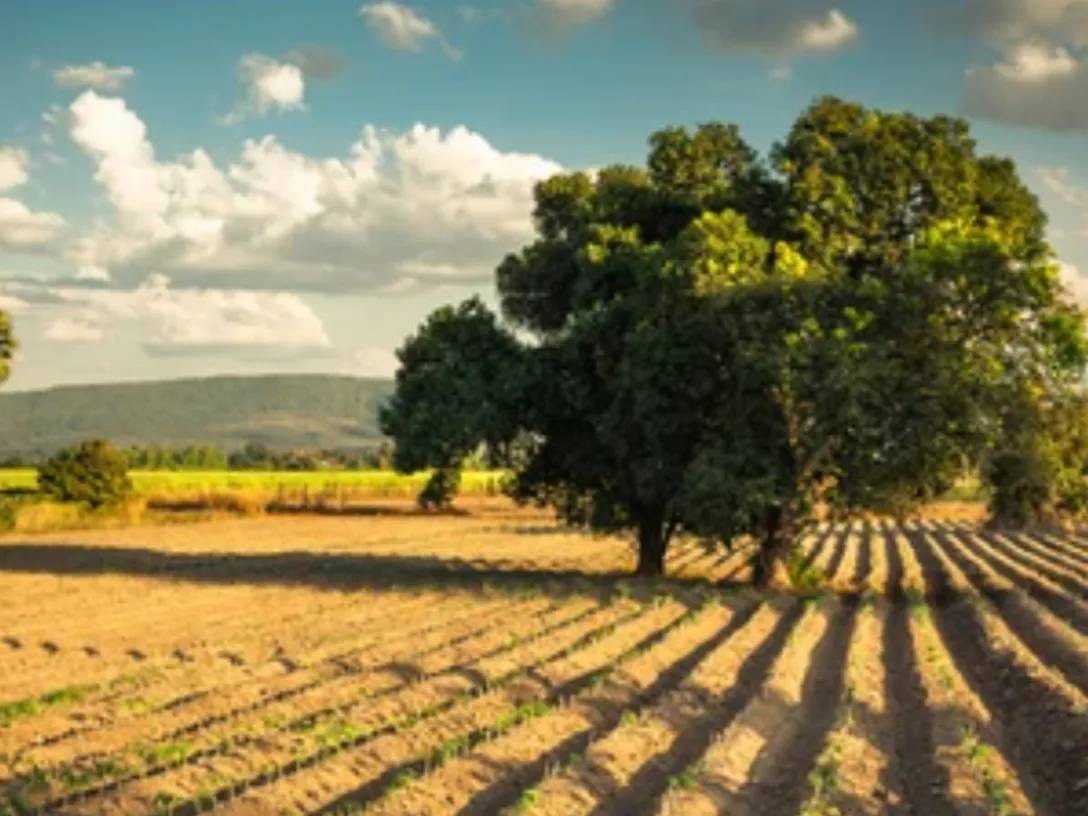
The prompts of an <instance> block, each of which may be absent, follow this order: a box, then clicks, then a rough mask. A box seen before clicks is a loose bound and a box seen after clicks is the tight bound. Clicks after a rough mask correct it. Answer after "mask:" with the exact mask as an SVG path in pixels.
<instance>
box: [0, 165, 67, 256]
mask: <svg viewBox="0 0 1088 816" xmlns="http://www.w3.org/2000/svg"><path fill="white" fill-rule="evenodd" d="M29 164H30V158H29V156H28V155H27V152H26V151H25V150H23V149H22V148H20V147H2V146H0V191H5V190H11V189H14V188H16V187H20V186H22V185H23V184H25V183H26V181H27V179H28V177H29V175H28V172H27V167H28V165H29ZM63 226H64V219H63V218H61V217H60V216H59V215H57V214H56V213H52V212H34V211H32V210H31V209H30V208H29V207H27V206H26V205H25V204H24V203H23V202H21V201H18V200H17V199H14V198H8V197H6V196H0V248H5V249H17V250H31V249H39V248H41V247H42V246H44V245H45V244H48V243H50V242H51V241H52V240H53V239H54V238H56V236H57V234H58V233H59V232H60V230H61V228H62V227H63Z"/></svg>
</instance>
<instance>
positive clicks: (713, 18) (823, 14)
mask: <svg viewBox="0 0 1088 816" xmlns="http://www.w3.org/2000/svg"><path fill="white" fill-rule="evenodd" d="M694 14H695V22H696V24H697V26H698V28H699V30H700V31H701V32H702V33H703V36H704V37H705V39H706V41H707V43H708V44H709V45H710V46H712V47H714V48H717V49H719V50H722V51H726V52H733V53H742V54H743V53H747V54H758V55H761V56H767V57H775V58H790V57H795V56H800V55H803V54H813V53H827V52H832V51H838V50H840V49H842V48H844V47H846V46H847V45H849V44H850V43H852V42H853V41H854V40H855V39H856V38H857V36H858V27H857V24H856V23H855V22H854V21H853V20H851V19H850V18H849V17H847V16H846V15H845V14H844V13H843V12H842V11H840V10H839V9H838V8H835V7H833V6H831V5H830V4H829V3H828V2H826V0H698V2H697V3H696V5H695V9H694Z"/></svg>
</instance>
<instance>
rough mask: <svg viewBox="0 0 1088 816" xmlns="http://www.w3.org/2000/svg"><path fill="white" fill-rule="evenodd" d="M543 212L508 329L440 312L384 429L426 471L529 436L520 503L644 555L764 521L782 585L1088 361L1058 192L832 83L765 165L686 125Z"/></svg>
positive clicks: (472, 313) (549, 188)
mask: <svg viewBox="0 0 1088 816" xmlns="http://www.w3.org/2000/svg"><path fill="white" fill-rule="evenodd" d="M535 223H536V228H537V233H538V237H537V240H535V241H534V242H533V243H531V244H529V245H528V246H526V247H524V248H523V249H522V250H521V251H520V252H517V253H515V254H512V255H510V256H509V257H507V258H506V259H505V260H504V261H503V262H502V263H501V264H500V265H499V267H498V270H497V284H498V291H499V297H500V301H501V305H502V312H503V315H504V317H505V318H506V321H507V322H508V324H509V326H510V328H509V329H508V328H506V327H504V326H503V325H502V324H501V323H500V322H499V321H498V320H497V319H496V318H495V317H494V316H493V315H491V314H490V313H489V312H488V311H487V310H486V309H485V308H484V307H483V306H482V305H481V304H480V303H479V302H478V301H470V302H469V303H467V304H464V305H463V306H462V307H460V308H459V309H456V310H454V309H444V310H440V311H439V312H438V313H436V315H434V316H433V317H432V318H431V319H430V320H429V321H428V323H427V324H425V325H424V327H423V328H422V329H421V330H420V332H419V334H417V335H416V336H415V337H413V338H411V339H410V340H409V342H408V343H407V344H406V346H405V347H404V349H402V351H401V363H402V368H401V371H400V372H399V374H398V382H397V393H396V397H395V398H394V400H393V403H392V404H391V406H390V408H389V410H388V411H387V412H386V415H385V427H386V430H387V432H389V433H390V434H391V435H392V436H393V437H394V438H395V440H396V443H397V450H398V454H397V457H398V462H397V464H398V466H399V467H404V468H407V469H418V468H422V467H425V466H429V467H437V468H440V469H441V468H449V467H452V466H455V464H456V462H457V461H459V458H458V457H463V455H464V454H465V453H467V452H468V451H469V450H471V449H472V448H474V447H475V446H477V445H479V444H480V443H486V444H487V445H488V446H489V449H491V450H495V451H500V452H503V453H505V454H506V455H507V461H508V462H509V464H510V465H511V466H512V467H513V470H514V480H513V484H512V493H513V495H514V496H515V497H516V498H518V499H521V500H533V501H538V502H542V503H549V504H552V505H554V506H555V507H556V508H558V510H559V511H560V512H561V513H562V515H563V516H564V517H565V518H566V519H567V520H569V521H572V522H578V523H582V524H585V525H587V526H589V527H591V528H593V529H598V530H625V529H629V530H633V531H635V532H636V534H637V538H638V542H639V555H640V557H639V571H640V572H642V573H646V574H656V573H660V572H661V570H662V569H663V563H664V558H665V553H666V548H667V546H668V542H669V540H670V538H671V536H672V535H673V534H674V533H675V532H676V531H677V530H681V529H682V530H685V531H687V532H690V533H693V534H697V535H700V536H704V537H708V538H714V539H718V540H721V541H722V542H725V543H727V544H729V543H732V542H734V541H736V540H737V539H738V538H739V537H741V536H745V535H749V536H754V537H755V538H756V539H757V540H758V541H759V542H760V545H761V546H760V548H759V554H760V557H759V559H758V561H757V567H758V570H757V576H758V577H759V578H760V579H761V580H770V579H777V578H781V577H782V564H783V560H784V559H783V556H784V554H785V553H786V552H787V551H788V549H789V547H790V546H791V545H792V543H793V542H794V540H795V538H796V535H797V533H798V531H799V529H800V528H801V527H802V526H803V524H804V523H805V522H806V521H807V520H808V519H809V518H810V517H811V514H812V511H813V508H814V507H815V506H816V505H818V504H822V505H825V506H827V507H830V508H831V509H832V510H834V511H839V512H843V513H846V512H850V511H857V510H862V509H878V510H899V509H904V508H907V507H909V506H911V505H913V504H917V503H918V502H921V501H924V500H925V499H927V498H929V497H930V496H932V495H934V494H936V493H937V492H939V491H940V490H942V489H944V488H945V487H947V486H948V484H949V483H950V482H951V480H952V479H953V478H954V477H955V475H956V474H957V473H959V472H960V471H961V470H962V468H963V466H964V463H965V462H978V461H980V460H981V459H982V457H983V456H984V455H985V453H986V452H987V451H989V450H992V449H993V447H994V445H995V444H996V443H997V441H998V440H1000V439H1002V438H1004V436H1005V434H1004V429H1005V425H1006V422H1005V420H1004V417H1006V416H1007V413H1008V412H1007V411H1005V410H1004V406H1005V405H1007V401H1008V399H1009V397H1010V395H1011V394H1014V393H1015V394H1024V393H1049V392H1053V391H1055V390H1057V389H1061V388H1063V387H1065V385H1066V384H1067V383H1069V382H1070V381H1072V380H1073V379H1074V378H1075V377H1076V376H1078V375H1079V373H1080V371H1081V370H1082V368H1083V364H1084V357H1085V348H1084V337H1083V328H1082V321H1081V316H1080V314H1079V313H1078V312H1077V311H1076V310H1075V309H1073V308H1072V307H1070V306H1068V305H1067V304H1066V302H1065V301H1064V299H1063V297H1062V292H1061V289H1060V286H1059V284H1058V280H1057V273H1056V270H1055V268H1054V265H1053V263H1052V262H1051V257H1050V250H1049V248H1048V247H1047V245H1046V242H1045V240H1044V228H1045V217H1044V215H1043V213H1042V211H1041V210H1040V208H1039V206H1038V203H1037V202H1036V200H1035V198H1034V197H1033V196H1032V195H1031V193H1030V192H1029V191H1028V190H1027V189H1026V188H1025V187H1024V186H1023V184H1022V183H1021V182H1020V181H1019V179H1018V178H1017V175H1016V172H1015V168H1014V167H1013V165H1012V164H1011V162H1008V161H1005V160H999V159H994V158H990V157H984V156H979V155H977V153H976V149H975V144H974V142H973V141H972V140H971V138H970V134H969V132H968V128H967V125H966V124H965V123H964V122H962V121H960V120H957V119H950V118H946V117H935V118H932V119H924V118H919V117H916V116H912V115H910V114H903V113H883V112H879V111H873V110H868V109H866V108H863V107H861V106H859V105H854V104H850V103H847V102H843V101H840V100H837V99H830V98H829V99H823V100H819V101H817V102H816V103H815V104H814V105H812V106H811V107H810V108H809V109H808V110H807V111H805V112H804V113H803V114H802V115H801V116H800V117H799V118H798V120H797V122H796V123H795V125H794V127H793V128H792V129H791V131H790V132H789V134H788V135H787V137H786V138H785V140H784V141H783V142H782V143H781V144H779V145H776V146H775V148H774V150H773V151H772V153H771V155H770V157H769V159H768V160H766V161H764V160H761V159H760V157H759V156H758V155H757V154H756V153H755V151H753V150H752V149H751V148H750V147H748V146H747V145H746V144H745V143H744V142H743V140H742V139H741V138H740V135H739V133H738V131H737V129H736V128H735V127H732V126H727V125H721V124H711V125H705V126H702V127H699V128H697V129H696V130H695V131H693V132H691V131H686V130H683V129H676V128H673V129H668V130H664V131H661V132H659V133H657V134H655V135H654V136H653V137H651V140H650V156H649V160H648V162H647V166H646V167H645V168H639V167H626V166H616V167H608V168H605V169H603V170H601V171H600V172H598V173H596V174H595V175H592V176H591V175H589V174H585V173H572V174H567V175H560V176H556V177H554V178H551V179H548V180H546V181H544V182H542V183H541V184H539V185H538V187H537V190H536V210H535ZM512 330H513V331H512ZM515 331H516V332H518V334H515V333H514V332H515Z"/></svg>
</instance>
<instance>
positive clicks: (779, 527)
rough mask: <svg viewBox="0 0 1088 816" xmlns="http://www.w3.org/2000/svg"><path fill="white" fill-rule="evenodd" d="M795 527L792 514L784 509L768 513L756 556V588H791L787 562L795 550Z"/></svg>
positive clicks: (775, 509) (753, 576) (775, 508)
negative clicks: (791, 552)
mask: <svg viewBox="0 0 1088 816" xmlns="http://www.w3.org/2000/svg"><path fill="white" fill-rule="evenodd" d="M793 544H794V525H793V519H792V517H791V515H790V513H789V512H788V511H787V510H785V509H784V508H782V507H773V508H771V509H770V510H769V511H767V519H766V526H765V528H764V533H763V540H762V541H761V542H760V546H759V553H758V554H757V556H756V562H755V570H754V572H753V575H752V580H753V582H754V583H755V585H756V586H760V587H768V586H777V587H782V588H787V587H789V586H790V574H789V569H788V567H787V564H786V560H787V558H788V556H789V554H790V551H791V550H792V549H793Z"/></svg>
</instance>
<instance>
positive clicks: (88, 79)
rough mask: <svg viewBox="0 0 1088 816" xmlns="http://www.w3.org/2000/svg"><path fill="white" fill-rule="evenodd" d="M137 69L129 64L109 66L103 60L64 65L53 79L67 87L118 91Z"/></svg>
mask: <svg viewBox="0 0 1088 816" xmlns="http://www.w3.org/2000/svg"><path fill="white" fill-rule="evenodd" d="M135 74H136V71H135V70H134V69H133V68H132V67H130V66H128V65H118V66H109V65H106V64H105V63H102V62H90V63H87V64H86V65H64V66H62V67H60V68H57V69H56V70H54V71H53V80H54V81H55V82H56V83H57V84H58V85H60V86H62V87H65V88H96V89H98V90H100V91H118V90H120V88H121V86H122V85H123V84H124V83H125V82H126V81H127V80H129V79H131V78H132V77H133V76H135Z"/></svg>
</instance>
